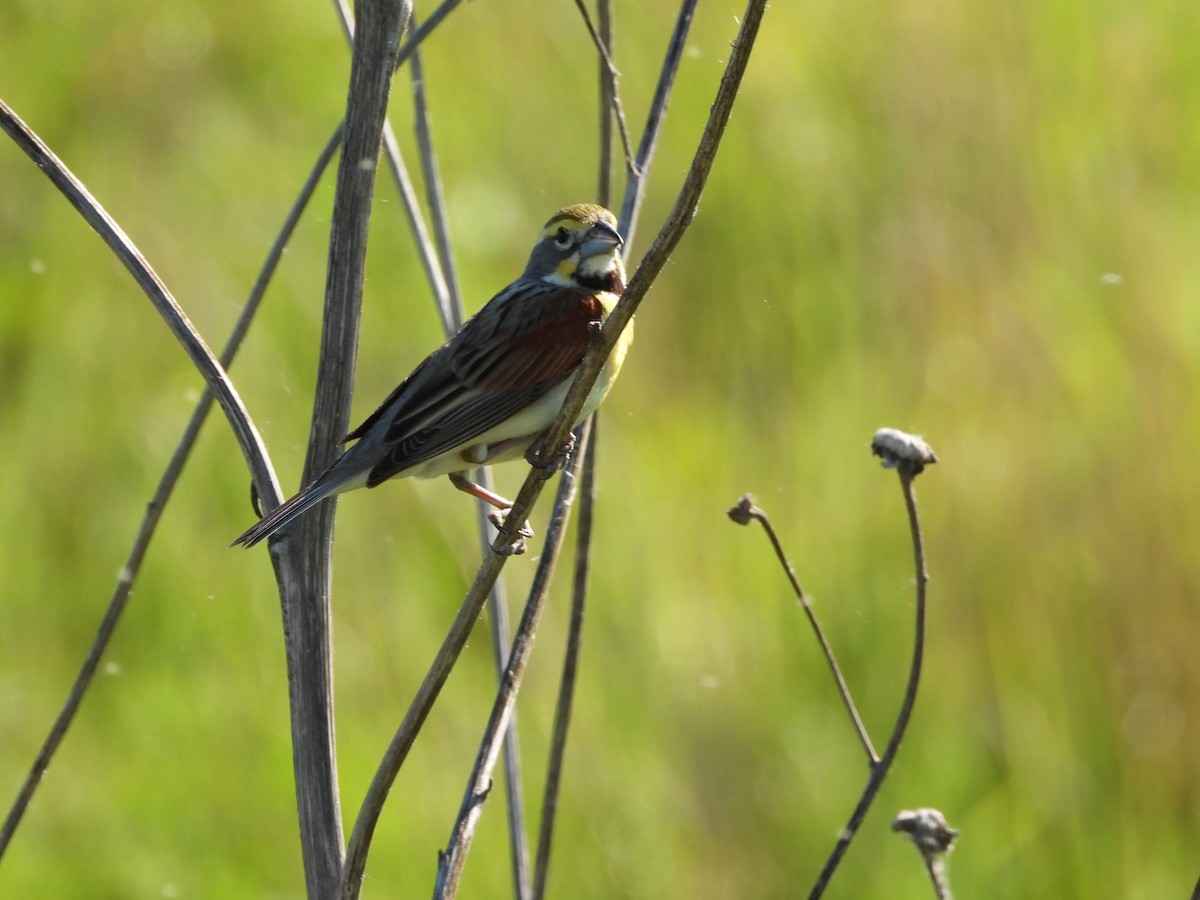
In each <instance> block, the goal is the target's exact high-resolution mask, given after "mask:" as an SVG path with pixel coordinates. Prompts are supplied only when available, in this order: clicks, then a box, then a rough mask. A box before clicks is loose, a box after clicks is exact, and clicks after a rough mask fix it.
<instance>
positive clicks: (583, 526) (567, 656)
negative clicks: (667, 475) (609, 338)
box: [532, 415, 600, 900]
mask: <svg viewBox="0 0 1200 900" xmlns="http://www.w3.org/2000/svg"><path fill="white" fill-rule="evenodd" d="M599 422H600V417H599V416H596V415H592V417H591V418H590V419H588V423H590V432H591V434H590V438H589V440H588V446H587V456H586V457H585V458H584V460H583V480H582V482H581V484H580V490H579V533H578V535H577V536H576V540H575V546H576V551H575V572H574V575H573V579H572V580H573V584H572V589H571V621H570V624H569V625H568V631H567V646H566V651H565V653H564V654H563V672H562V677H561V679H560V685H561V686H560V688H559V692H558V700H557V701H556V703H555V709H554V726H553V728H552V731H551V738H550V753H549V757H550V758H549V761H548V763H547V765H546V789H545V791H544V792H543V793H542V820H541V823H540V825H539V827H538V846H537V859H536V862H535V864H534V869H533V895H532V896H533V900H541V898H543V897H545V896H546V878H547V876H548V874H549V870H550V849H551V845H552V843H553V838H554V821H555V818H556V814H557V811H558V792H559V785H560V783H561V782H562V766H563V759H564V757H565V755H566V746H567V732H568V730H569V728H570V724H571V707H572V703H573V701H574V697H575V681H576V673H577V672H578V669H579V654H580V648H581V646H582V643H583V614H584V609H585V607H586V603H587V582H588V575H589V574H590V572H591V547H592V514H593V510H594V506H595V504H594V501H595V494H596V441H597V438H598V436H599Z"/></svg>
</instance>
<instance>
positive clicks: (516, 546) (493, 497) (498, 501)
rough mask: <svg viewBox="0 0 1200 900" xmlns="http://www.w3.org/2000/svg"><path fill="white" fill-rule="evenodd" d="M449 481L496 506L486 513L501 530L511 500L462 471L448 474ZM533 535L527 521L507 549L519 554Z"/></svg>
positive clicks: (461, 489) (497, 528) (498, 529)
mask: <svg viewBox="0 0 1200 900" xmlns="http://www.w3.org/2000/svg"><path fill="white" fill-rule="evenodd" d="M449 478H450V483H451V484H453V485H454V486H455V487H456V488H458V489H459V490H460V491H462V492H463V493H465V494H470V495H471V496H472V497H476V498H478V499H480V500H482V501H483V502H484V503H490V504H491V505H492V506H494V507H496V508H495V509H494V510H492V511H491V512H490V513H488V521H489V522H491V523H492V524H493V525H495V526H496V530H497V531H503V530H504V525H505V521H506V520H507V518H508V511H509V510H510V509H512V501H511V500H505V499H504V498H503V497H501V496H500V495H499V494H497V493H494V492H493V491H489V490H488V489H487V488H485V487H483V486H482V485H478V484H476V483H475V482H473V481H471V479H469V478H467V476H466V475H464V474H463V473H462V472H451V473H450V475H449ZM531 537H533V529H532V528H530V527H529V523H528V522H526V523H525V525H524V526H523V527H521V528H518V529H517V536H516V539H515V540H514V541H513V542H512V544H511V545H510V546H509V548H508V550H509V552H510V553H512V554H513V555H515V556H520V555H521V554H522V553H524V552H525V549H526V547H525V541H527V540H528V539H529V538H531Z"/></svg>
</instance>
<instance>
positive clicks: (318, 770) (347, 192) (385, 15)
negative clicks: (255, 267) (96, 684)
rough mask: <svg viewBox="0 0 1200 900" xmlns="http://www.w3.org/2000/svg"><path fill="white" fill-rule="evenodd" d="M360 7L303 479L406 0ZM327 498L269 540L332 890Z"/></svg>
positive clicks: (306, 845) (333, 378)
mask: <svg viewBox="0 0 1200 900" xmlns="http://www.w3.org/2000/svg"><path fill="white" fill-rule="evenodd" d="M357 12H358V21H357V23H356V27H355V28H354V52H353V57H352V59H351V66H350V85H349V89H348V98H347V103H346V127H345V138H344V142H343V145H342V155H341V159H340V160H339V165H338V177H337V186H336V191H335V196H334V207H333V215H332V222H331V229H330V238H329V264H328V272H327V276H326V284H325V317H324V328H323V331H322V336H321V357H320V362H319V367H318V375H317V386H316V392H315V393H316V396H315V400H314V403H313V421H312V427H311V429H310V433H309V442H308V453H307V456H306V459H305V465H304V478H303V481H304V483H308V482H310V481H312V479H313V478H315V477H316V476H317V475H318V474H320V472H322V471H323V470H324V469H325V468H326V467H327V466H328V465H329V463H330V462H331V461H332V459H333V457H334V454H335V452H336V448H337V446H338V444H339V443H340V442H341V438H342V436H343V435H344V434H345V433H346V431H347V426H348V424H349V409H350V397H351V392H352V389H353V383H354V378H353V372H354V364H355V358H356V355H357V349H358V327H359V318H360V312H361V306H362V285H363V270H364V262H365V259H366V250H367V235H368V231H369V225H370V218H371V205H372V201H373V198H374V189H375V174H376V171H377V169H378V160H379V149H380V145H381V142H382V134H383V123H384V117H385V115H386V112H387V99H388V94H389V91H390V88H391V76H392V72H393V71H394V68H395V60H396V53H397V49H398V47H399V42H400V35H401V33H402V32H403V29H404V26H405V25H406V23H407V21H408V16H409V13H410V12H411V2H409V0H360V2H359V3H358V5H357ZM335 510H336V507H335V504H333V503H327V504H323V505H322V507H321V508H319V509H317V510H314V512H313V513H312V514H311V515H309V516H305V517H304V518H303V520H302V521H301V522H300V523H299V525H298V528H297V529H296V530H295V531H294V532H291V533H290V534H289V535H286V536H279V537H276V538H273V539H272V541H271V544H270V549H271V558H272V561H273V563H274V565H275V571H276V577H277V579H278V581H279V585H280V596H281V599H282V603H283V617H284V636H285V641H286V650H287V664H288V693H289V699H290V703H291V711H292V747H293V762H294V765H295V776H296V799H297V806H298V811H299V818H300V838H301V848H302V851H303V855H304V870H305V880H306V883H307V886H308V895H309V896H310V897H329V896H332V894H333V891H334V890H335V889H336V886H337V885H338V883H339V880H340V877H341V871H342V858H343V838H342V823H341V808H340V800H339V797H338V789H337V765H336V749H335V746H336V745H335V739H334V721H333V685H332V675H333V673H332V668H333V661H332V635H331V610H330V582H331V565H330V549H331V545H332V539H333V518H334V512H335Z"/></svg>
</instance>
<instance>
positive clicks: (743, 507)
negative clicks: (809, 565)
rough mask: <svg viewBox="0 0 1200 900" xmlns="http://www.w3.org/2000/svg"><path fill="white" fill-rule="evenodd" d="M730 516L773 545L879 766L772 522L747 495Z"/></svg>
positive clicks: (871, 761) (853, 719)
mask: <svg viewBox="0 0 1200 900" xmlns="http://www.w3.org/2000/svg"><path fill="white" fill-rule="evenodd" d="M728 515H729V518H730V519H732V520H733V521H734V522H737V523H738V524H739V525H746V524H749V522H751V521H755V522H758V523H759V524H760V525H761V526H762V527H763V530H764V531H765V532H766V533H767V538H768V539H769V540H770V541H771V546H772V547H774V548H775V556H776V557H777V558H778V560H779V564H780V565H781V566H783V571H784V573H785V574H786V575H787V577H788V581H789V582H790V583H791V585H792V591H793V592H794V593H795V595H796V599H797V600H799V601H800V605H801V606H802V607H804V614H805V615H806V616H808V623H809V625H810V626H812V630H813V633H814V634H815V635H816V636H817V643H819V644H820V645H821V652H822V653H823V654H825V662H826V663H828V664H829V670H830V672H832V673H833V680H834V682H836V684H837V689H838V694H839V695H840V696H841V698H842V704H843V705H844V706H845V707H846V712H848V713H849V714H850V720H851V722H853V724H854V730H855V732H856V733H857V734H858V739H859V741H860V742H861V743H862V745H863V750H865V751H866V754H867V765H868V766H873V765H875V764H876V763H877V762H879V754H878V753H876V752H875V748H874V746H872V744H871V738H870V736H869V735H868V734H867V729H866V726H865V725H863V721H862V716H860V715H859V714H858V708H857V707H856V706H855V705H854V698H853V697H852V696H851V694H850V688H849V687H848V686H847V685H846V679H845V678H844V677H843V676H842V669H841V667H840V666H839V665H838V661H837V657H836V656H835V655H834V652H833V646H832V645H831V644H830V643H829V640H828V638H826V637H825V630H824V629H823V628H822V627H821V622H820V620H818V619H817V612H816V610H814V609H813V607H812V603H810V602H809V599H808V595H806V594H805V593H804V588H802V587H801V586H800V580H799V579H798V578H797V577H796V570H795V569H793V568H792V564H791V562H790V561H789V560H788V558H787V554H786V553H785V552H784V549H783V545H782V544H781V543H780V542H779V536H778V535H777V534H776V533H775V527H774V526H773V525H772V524H771V520H770V518H769V517H768V516H767V514H766V513H765V512H764V511H763V510H762V509H760V508H759V507H758V506H756V505H755V503H754V499H753V498H752V497H750V495H748V494H747V495H746V496H744V497H742V499H741V500H740V501H738V504H737V506H735V507H733V509H731V510H729V513H728Z"/></svg>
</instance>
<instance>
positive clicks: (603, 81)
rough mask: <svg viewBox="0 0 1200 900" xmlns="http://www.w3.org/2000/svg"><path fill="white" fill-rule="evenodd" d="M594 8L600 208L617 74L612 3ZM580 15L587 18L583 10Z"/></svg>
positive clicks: (608, 190)
mask: <svg viewBox="0 0 1200 900" xmlns="http://www.w3.org/2000/svg"><path fill="white" fill-rule="evenodd" d="M596 6H597V11H598V13H599V19H600V31H599V34H598V36H597V37H598V45H597V46H598V49H599V50H600V179H599V183H598V184H597V187H596V201H597V202H598V203H599V204H600V205H601V206H608V204H609V202H610V200H609V198H610V197H611V196H612V142H613V115H614V112H613V110H614V106H613V103H614V100H615V98H616V96H617V74H616V70H615V69H614V67H613V63H612V52H613V16H612V0H599V2H598V3H597V4H596ZM584 15H585V16H586V15H587V10H586V9H585V10H584ZM626 253H628V247H627V248H626Z"/></svg>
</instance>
